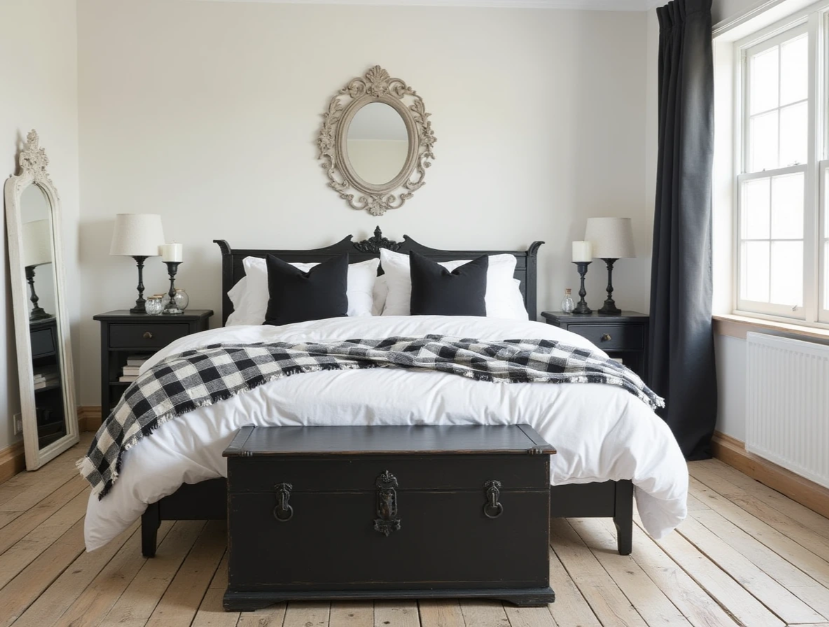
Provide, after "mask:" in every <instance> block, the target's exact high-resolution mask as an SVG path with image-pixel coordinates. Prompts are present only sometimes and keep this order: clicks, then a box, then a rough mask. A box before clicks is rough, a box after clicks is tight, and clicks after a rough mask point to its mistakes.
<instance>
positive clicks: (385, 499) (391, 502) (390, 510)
mask: <svg viewBox="0 0 829 627" xmlns="http://www.w3.org/2000/svg"><path fill="white" fill-rule="evenodd" d="M374 485H375V486H377V518H375V519H374V530H375V531H378V532H379V533H382V534H383V535H384V536H386V537H387V538H388V537H389V534H390V533H391V532H392V531H400V518H399V517H398V515H397V477H395V476H394V475H393V474H391V473H390V472H389V471H388V470H387V471H386V472H384V473H383V474H382V475H380V476H379V477H377V480H376V481H375V482H374Z"/></svg>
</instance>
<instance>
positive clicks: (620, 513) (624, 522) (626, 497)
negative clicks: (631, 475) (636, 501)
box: [613, 481, 633, 555]
mask: <svg viewBox="0 0 829 627" xmlns="http://www.w3.org/2000/svg"><path fill="white" fill-rule="evenodd" d="M613 523H614V524H615V525H616V542H617V543H618V546H619V555H630V554H631V552H632V551H633V483H632V482H631V481H617V482H616V506H615V508H614V514H613Z"/></svg>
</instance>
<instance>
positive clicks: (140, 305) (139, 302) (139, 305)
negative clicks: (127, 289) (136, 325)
mask: <svg viewBox="0 0 829 627" xmlns="http://www.w3.org/2000/svg"><path fill="white" fill-rule="evenodd" d="M133 259H135V263H136V265H137V266H138V298H136V299H135V307H133V308H132V309H130V313H131V314H145V313H147V308H146V307H144V303H146V302H147V301H146V300H144V262H145V261H146V260H147V257H142V256H140V255H135V256H133Z"/></svg>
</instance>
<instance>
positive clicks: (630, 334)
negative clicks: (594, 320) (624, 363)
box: [567, 324, 645, 350]
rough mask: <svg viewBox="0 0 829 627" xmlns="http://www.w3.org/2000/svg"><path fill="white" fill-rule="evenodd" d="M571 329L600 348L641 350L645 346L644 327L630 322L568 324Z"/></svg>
mask: <svg viewBox="0 0 829 627" xmlns="http://www.w3.org/2000/svg"><path fill="white" fill-rule="evenodd" d="M567 330H568V331H572V332H573V333H576V334H578V335H581V336H582V337H583V338H586V339H588V340H590V341H591V342H593V343H594V344H595V345H596V346H598V347H599V348H601V349H602V350H641V349H642V348H644V346H645V327H644V326H643V325H632V324H626V325H621V324H570V325H568V326H567Z"/></svg>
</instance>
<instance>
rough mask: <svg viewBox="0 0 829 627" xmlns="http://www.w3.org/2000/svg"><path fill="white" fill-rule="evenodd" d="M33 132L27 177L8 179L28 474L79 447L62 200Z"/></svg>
mask: <svg viewBox="0 0 829 627" xmlns="http://www.w3.org/2000/svg"><path fill="white" fill-rule="evenodd" d="M48 163H49V160H48V159H47V157H46V152H45V151H44V150H43V148H40V146H39V140H38V136H37V133H36V132H35V131H32V132H30V133H29V135H28V137H27V138H26V145H25V147H24V148H23V150H22V151H21V153H20V173H19V174H17V175H16V176H11V177H10V178H9V179H8V180H7V181H6V188H5V196H6V221H7V224H8V238H9V269H10V275H11V286H12V300H13V305H14V328H15V339H16V345H17V372H18V378H19V384H20V407H21V414H22V419H23V443H24V450H25V453H26V468H27V469H28V470H35V469H36V468H39V467H40V466H42V465H43V464H44V463H46V462H47V461H49V460H50V459H52V458H53V457H55V456H56V455H58V454H59V453H61V452H63V451H65V450H66V449H67V448H69V447H70V446H72V445H73V444H75V443H76V442H77V441H78V419H77V411H76V408H75V383H74V377H73V373H72V355H71V343H70V340H69V316H68V314H67V308H66V301H65V296H64V290H63V263H62V254H61V245H60V232H61V231H60V200H59V199H58V193H57V190H56V189H55V187H54V185H53V184H52V181H51V180H50V179H49V174H48V173H47V172H46V165H47V164H48Z"/></svg>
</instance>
